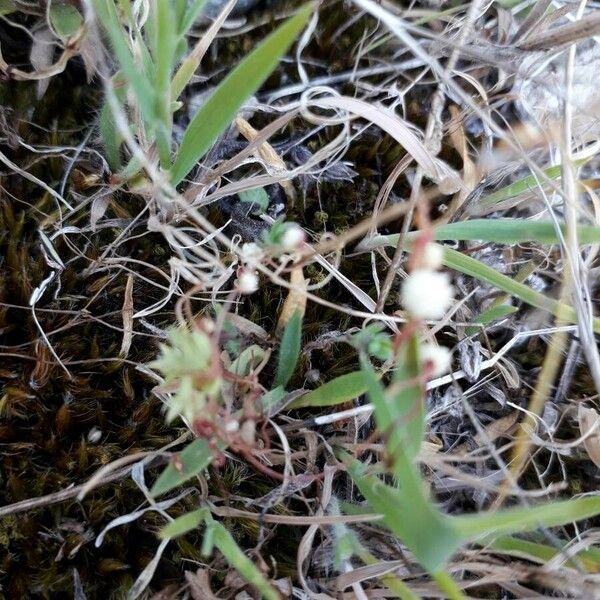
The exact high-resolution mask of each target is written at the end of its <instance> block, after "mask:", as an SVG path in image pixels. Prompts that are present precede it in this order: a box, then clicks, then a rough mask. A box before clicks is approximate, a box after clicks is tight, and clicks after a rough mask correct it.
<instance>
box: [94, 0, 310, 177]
mask: <svg viewBox="0 0 600 600" xmlns="http://www.w3.org/2000/svg"><path fill="white" fill-rule="evenodd" d="M97 1H98V0H97ZM310 12H311V6H310V5H309V6H305V7H303V8H301V9H300V10H299V11H298V12H297V13H296V15H294V16H293V17H291V18H290V19H288V20H287V21H286V22H285V23H283V24H282V25H280V26H279V27H278V28H277V29H276V30H275V31H274V32H273V33H272V34H271V35H269V36H268V37H267V38H266V39H265V41H264V42H262V43H261V44H260V45H259V46H258V47H257V48H256V49H255V50H254V51H253V52H251V53H250V55H249V56H247V57H246V58H245V59H244V60H243V61H242V62H241V63H240V64H239V65H238V66H237V67H236V68H235V69H234V70H233V71H232V72H231V73H230V74H229V75H228V76H227V77H226V78H225V79H224V80H223V81H222V82H221V83H220V84H219V86H218V87H217V89H216V90H215V91H214V92H213V94H212V95H211V97H210V98H209V99H208V100H207V101H206V103H205V104H204V106H202V108H201V109H200V110H199V111H198V112H197V113H196V115H195V116H194V118H193V119H192V121H191V123H190V124H189V126H188V128H187V129H186V131H185V134H184V136H183V139H182V141H181V146H180V148H179V153H178V155H177V158H176V159H175V162H174V164H173V167H172V169H171V181H172V182H173V184H174V185H177V184H178V183H180V182H181V181H182V179H183V178H184V177H186V175H187V174H188V173H189V172H190V171H191V170H192V169H193V168H194V166H195V165H196V163H197V162H198V160H200V158H202V156H204V154H205V153H206V152H207V151H208V150H209V149H210V147H211V146H212V145H213V144H214V142H215V140H216V139H217V137H218V136H219V135H220V134H221V133H222V132H223V131H224V130H225V128H226V127H227V125H229V123H231V121H232V120H233V118H234V117H235V115H236V113H237V112H238V110H239V109H240V108H241V106H242V105H243V104H244V102H245V101H246V100H247V99H248V98H249V97H250V96H252V94H254V93H255V92H256V90H258V88H259V87H260V86H261V85H262V84H263V83H264V81H265V80H266V79H267V77H268V76H269V75H270V74H271V72H272V71H273V69H274V68H275V67H276V66H277V64H278V62H279V59H280V58H281V57H282V56H283V55H284V54H285V52H286V51H287V50H288V48H289V47H290V46H291V45H292V42H293V40H294V38H295V37H296V35H297V34H298V33H299V32H300V30H301V29H302V28H303V27H304V25H305V23H306V21H307V19H308V16H309V14H310Z"/></svg>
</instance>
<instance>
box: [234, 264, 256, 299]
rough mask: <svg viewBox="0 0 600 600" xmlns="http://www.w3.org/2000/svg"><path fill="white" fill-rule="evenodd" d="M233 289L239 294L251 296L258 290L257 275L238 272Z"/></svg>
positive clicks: (243, 271) (252, 272) (251, 272)
mask: <svg viewBox="0 0 600 600" xmlns="http://www.w3.org/2000/svg"><path fill="white" fill-rule="evenodd" d="M235 287H236V288H237V291H238V292H239V293H240V294H253V293H254V292H255V291H256V290H257V289H258V275H257V274H256V273H255V272H254V271H247V270H245V269H244V270H241V271H239V272H238V276H237V279H236V281H235Z"/></svg>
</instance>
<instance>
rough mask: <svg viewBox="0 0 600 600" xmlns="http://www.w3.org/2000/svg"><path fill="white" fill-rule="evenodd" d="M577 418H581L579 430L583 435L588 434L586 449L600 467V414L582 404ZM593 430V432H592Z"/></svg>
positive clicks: (585, 441) (584, 441) (585, 442)
mask: <svg viewBox="0 0 600 600" xmlns="http://www.w3.org/2000/svg"><path fill="white" fill-rule="evenodd" d="M577 418H578V420H579V431H580V432H581V435H582V436H587V437H586V438H585V439H584V440H583V445H584V446H585V450H586V452H587V453H588V456H589V457H590V458H591V459H592V461H593V463H594V464H595V465H596V466H597V467H600V423H598V419H600V416H599V415H598V412H597V411H596V410H594V409H593V408H588V407H587V406H584V405H583V404H580V405H579V410H578V412H577ZM592 430H593V432H592V433H590V431H592ZM588 434H589V435H588Z"/></svg>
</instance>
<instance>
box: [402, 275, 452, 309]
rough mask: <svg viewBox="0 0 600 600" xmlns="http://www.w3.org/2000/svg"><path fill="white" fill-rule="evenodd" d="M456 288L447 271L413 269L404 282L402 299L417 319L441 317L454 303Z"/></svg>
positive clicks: (406, 307)
mask: <svg viewBox="0 0 600 600" xmlns="http://www.w3.org/2000/svg"><path fill="white" fill-rule="evenodd" d="M453 296H454V290H453V288H452V286H451V285H450V278H449V277H448V275H447V274H446V273H436V272H434V271H429V270H428V269H417V270H415V271H413V272H412V273H411V274H410V275H409V276H408V278H407V279H405V281H404V283H403V284H402V290H401V292H400V300H401V302H402V305H403V306H404V308H405V309H406V310H407V311H408V312H409V313H410V314H411V315H412V316H413V317H415V318H417V319H441V318H442V317H443V316H444V313H445V312H446V310H447V309H448V308H449V307H450V305H451V304H452V300H453Z"/></svg>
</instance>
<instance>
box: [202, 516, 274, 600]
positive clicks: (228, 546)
mask: <svg viewBox="0 0 600 600" xmlns="http://www.w3.org/2000/svg"><path fill="white" fill-rule="evenodd" d="M209 527H211V528H212V529H213V531H214V533H213V536H214V537H213V542H214V545H215V546H216V547H217V548H218V549H219V550H220V551H221V553H222V554H223V556H224V557H225V558H226V560H227V562H228V563H229V564H230V565H231V566H232V567H233V568H234V569H235V570H236V571H237V572H238V573H239V574H240V575H241V576H242V577H243V578H244V579H245V580H246V581H247V582H248V583H249V584H250V585H252V586H253V587H254V588H256V590H257V591H258V592H259V593H260V594H261V596H262V597H263V598H265V599H266V600H280V596H279V593H278V592H277V591H276V590H275V588H274V587H273V586H272V585H271V584H270V583H269V582H268V581H267V579H266V578H265V576H264V575H263V574H262V573H261V572H260V571H259V570H258V567H257V566H256V565H255V564H254V563H253V562H252V561H251V560H250V559H249V558H248V557H247V556H246V555H245V554H244V553H243V551H242V549H241V548H240V547H239V546H238V545H237V543H236V541H235V540H234V539H233V537H232V536H231V534H230V533H229V531H227V529H225V527H223V525H221V524H220V523H217V522H216V521H212V519H211V522H210V524H209Z"/></svg>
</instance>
